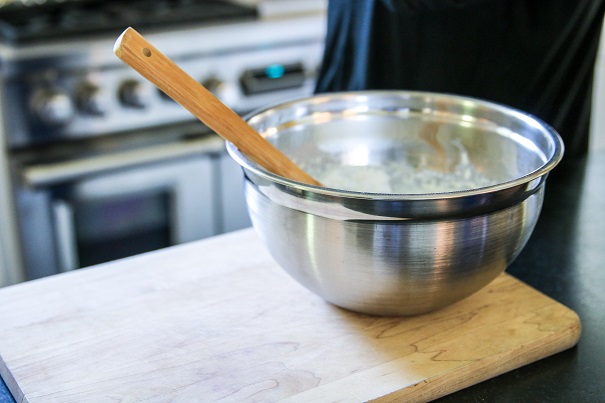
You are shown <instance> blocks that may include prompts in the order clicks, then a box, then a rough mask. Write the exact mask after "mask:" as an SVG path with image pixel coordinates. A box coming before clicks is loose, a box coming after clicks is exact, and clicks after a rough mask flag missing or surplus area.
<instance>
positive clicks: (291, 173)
mask: <svg viewBox="0 0 605 403" xmlns="http://www.w3.org/2000/svg"><path fill="white" fill-rule="evenodd" d="M113 51H114V53H115V54H116V55H117V56H118V57H119V58H120V59H121V60H122V61H123V62H124V63H126V64H127V65H129V66H130V67H132V68H133V69H135V70H136V71H137V72H138V73H139V74H141V75H142V76H143V77H145V78H146V79H147V80H149V81H150V82H152V83H153V84H155V85H156V86H157V87H158V88H159V89H161V90H162V91H164V92H165V93H166V94H167V95H168V96H170V97H171V98H172V99H174V100H175V101H176V102H178V103H179V104H180V105H182V106H183V107H184V108H185V109H187V110H188V111H189V112H191V113H192V114H193V115H194V116H195V117H197V118H198V119H199V120H201V121H202V122H204V124H205V125H206V126H208V127H209V128H210V129H212V130H213V131H215V132H216V133H217V134H219V135H220V136H221V137H222V138H224V139H225V140H227V141H230V142H231V143H233V144H234V145H235V146H236V147H237V148H238V149H239V150H240V151H241V152H243V153H244V154H246V155H247V156H248V157H250V159H252V160H253V161H255V162H256V163H257V164H259V165H260V166H262V167H264V168H265V169H267V170H268V171H271V172H273V173H274V174H276V175H280V176H283V177H286V178H289V179H292V180H295V181H298V182H303V183H307V184H311V185H316V186H321V184H320V183H319V182H318V181H316V180H315V179H313V178H312V177H311V176H309V175H308V174H307V173H306V172H304V171H303V170H302V169H300V168H299V167H298V166H297V165H296V164H295V163H294V162H292V161H291V160H290V159H289V158H288V157H286V156H285V155H284V154H282V153H281V151H279V150H278V149H277V148H275V147H274V146H273V145H272V144H271V143H269V142H268V141H267V140H266V139H265V138H264V137H263V136H261V135H260V134H259V133H258V132H257V131H256V130H254V128H253V127H252V126H250V125H249V124H248V123H247V122H246V121H245V120H244V119H242V118H241V117H240V116H239V115H238V114H237V113H235V112H233V111H232V110H231V109H230V108H229V107H227V106H226V105H225V104H223V103H222V102H221V101H220V100H219V99H218V98H217V97H215V96H214V95H213V94H212V92H210V91H208V90H207V89H206V88H205V87H204V86H203V85H202V84H200V83H199V82H197V81H196V80H195V79H193V78H192V77H191V76H189V75H188V74H187V73H185V72H184V71H183V70H182V69H181V68H180V67H178V66H177V65H176V64H175V63H174V62H173V61H172V60H170V59H169V58H168V57H166V56H165V55H164V54H162V52H160V51H159V50H157V49H156V48H155V47H154V46H153V45H151V44H150V43H149V42H147V40H145V38H143V36H141V35H140V34H139V33H138V32H137V31H135V30H134V29H132V28H128V29H126V30H125V31H124V32H123V33H122V35H120V37H119V38H118V39H117V40H116V43H115V45H114V48H113Z"/></svg>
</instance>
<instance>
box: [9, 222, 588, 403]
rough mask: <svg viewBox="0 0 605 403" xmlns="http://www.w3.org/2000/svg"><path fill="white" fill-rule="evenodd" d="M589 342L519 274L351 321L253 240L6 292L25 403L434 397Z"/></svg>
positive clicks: (238, 236)
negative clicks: (443, 300)
mask: <svg viewBox="0 0 605 403" xmlns="http://www.w3.org/2000/svg"><path fill="white" fill-rule="evenodd" d="M579 334H580V321H579V319H578V317H577V315H576V314H575V313H574V312H573V311H571V310H570V309H568V308H566V307H565V306H563V305H561V304H559V303H557V302H555V301H553V300H552V299H550V298H548V297H546V296H545V295H543V294H541V293H540V292H538V291H536V290H535V289H533V288H531V287H529V286H527V285H526V284H523V283H522V282H520V281H519V280H517V279H515V278H513V277H511V276H509V275H506V274H503V275H502V276H500V277H499V278H498V279H496V280H495V281H494V282H493V283H491V284H490V285H488V286H487V287H486V288H484V289H483V290H481V291H480V292H478V293H476V294H475V295H473V296H471V297H469V298H467V299H466V300H464V301H461V302H459V303H457V304H455V305H452V306H450V307H448V308H445V309H443V310H440V311H437V312H434V313H431V314H428V315H423V316H416V317H408V318H398V317H376V316H367V315H362V314H357V313H353V312H349V311H346V310H343V309H339V308H336V307H334V306H332V305H330V304H328V303H326V302H324V301H323V300H322V299H320V298H319V297H317V296H315V295H314V294H312V293H310V292H309V291H307V290H306V289H304V288H303V287H301V286H300V285H298V284H297V283H296V282H294V281H293V280H292V279H290V277H288V276H287V275H286V274H284V273H283V272H282V271H281V269H280V268H279V267H278V266H277V265H276V264H275V263H274V262H273V260H272V259H271V258H270V257H269V255H268V254H267V253H266V252H265V249H264V248H263V246H262V245H261V244H260V241H259V239H258V238H257V237H256V235H255V233H254V232H252V231H251V230H244V231H240V232H236V233H232V234H229V235H225V236H220V237H215V238H211V239H208V240H204V241H200V242H195V243H190V244H186V245H181V246H177V247H173V248H169V249H166V250H162V251H158V252H153V253H149V254H146V255H141V256H137V257H133V258H129V259H124V260H121V261H117V262H114V263H109V264H105V265H100V266H97V267H93V268H90V269H83V270H79V271H75V272H71V273H66V274H62V275H58V276H54V277H49V278H45V279H41V280H36V281H31V282H28V283H23V284H19V285H15V286H11V287H8V288H4V289H1V290H0V358H1V362H0V373H1V374H2V377H3V378H4V380H5V381H6V382H7V384H8V386H9V388H10V390H11V392H12V393H13V395H14V396H15V398H16V400H17V401H18V402H20V401H25V402H49V401H52V402H62V403H64V402H82V401H95V402H96V401H117V400H119V401H122V402H135V401H137V402H138V401H145V402H151V401H171V402H192V401H214V400H222V401H225V402H240V401H277V400H286V401H289V402H311V401H313V402H335V401H338V402H361V401H379V402H388V401H406V402H407V401H426V400H431V399H434V398H437V397H440V396H443V395H446V394H449V393H451V392H454V391H456V390H459V389H462V388H464V387H467V386H470V385H472V384H475V383H478V382H481V381H483V380H486V379H488V378H491V377H494V376H496V375H498V374H501V373H504V372H506V371H509V370H511V369H514V368H517V367H519V366H522V365H525V364H527V363H530V362H532V361H535V360H539V359H541V358H543V357H546V356H548V355H551V354H554V353H557V352H559V351H562V350H564V349H567V348H569V347H571V346H573V345H575V344H576V342H577V340H578V338H579Z"/></svg>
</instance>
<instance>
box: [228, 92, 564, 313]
mask: <svg viewBox="0 0 605 403" xmlns="http://www.w3.org/2000/svg"><path fill="white" fill-rule="evenodd" d="M247 119H248V122H249V123H250V124H251V125H252V126H253V127H254V128H255V129H256V130H257V131H259V132H260V133H261V134H262V135H263V136H264V137H266V138H267V139H268V140H270V141H271V142H272V143H273V144H274V145H275V146H276V147H277V148H279V149H280V150H281V151H282V152H284V153H285V154H286V155H288V156H289V157H290V158H292V159H293V160H295V161H296V162H297V163H299V164H301V165H303V166H305V165H306V164H308V163H310V162H312V161H317V160H322V159H330V160H331V161H338V162H339V163H341V164H343V165H350V166H358V165H366V166H377V167H381V166H382V167H384V166H387V165H390V166H392V164H393V163H401V164H407V166H412V167H420V166H421V165H422V166H424V167H428V168H427V169H432V170H447V169H449V168H448V167H450V166H451V165H452V164H453V163H454V162H455V161H456V160H457V159H460V147H451V144H453V143H456V144H459V145H462V146H463V149H464V150H466V153H467V154H468V158H469V160H470V163H472V165H473V166H474V168H475V169H476V171H477V172H480V173H481V174H482V175H484V176H485V177H487V178H489V179H490V180H491V181H492V183H493V184H491V185H489V186H486V187H480V188H472V189H467V190H458V191H450V192H443V193H428V194H406V193H399V194H381V193H368V192H358V191H347V190H342V189H334V188H329V187H315V186H311V185H306V184H302V183H298V182H294V181H291V180H288V179H286V178H283V177H280V176H277V175H274V174H272V173H271V172H268V171H266V170H264V169H263V168H261V167H259V166H258V165H256V164H255V163H253V162H252V161H251V160H249V159H248V158H247V157H246V156H245V155H242V154H241V153H240V152H239V150H238V149H237V148H236V147H234V146H233V145H232V144H227V148H228V151H229V153H230V154H231V156H232V157H233V158H234V159H235V161H237V162H238V163H239V164H240V165H241V166H242V167H243V169H244V173H245V177H246V180H245V192H246V202H247V205H248V210H249V213H250V216H251V220H252V223H253V226H254V228H255V229H256V231H257V232H258V234H259V235H260V237H261V238H262V241H263V242H264V244H265V245H266V247H267V248H268V250H269V252H270V253H271V255H272V256H273V257H274V259H275V260H276V261H277V262H278V263H279V265H281V267H283V269H285V270H286V272H288V273H289V274H290V275H291V276H292V277H293V278H294V279H296V280H297V281H298V282H299V283H300V284H302V285H304V286H305V287H307V288H308V289H309V290H311V291H313V292H314V293H316V294H318V295H320V296H321V297H323V298H324V299H325V300H327V301H329V302H331V303H333V304H335V305H338V306H340V307H344V308H347V309H350V310H353V311H358V312H364V313H370V314H378V315H413V314H420V313H425V312H428V311H431V310H435V309H437V308H441V307H444V306H446V305H449V304H452V303H453V302H455V301H458V300H460V299H462V298H465V297H467V296H469V295H470V294H472V293H474V292H476V291H478V290H479V289H480V288H482V287H484V286H485V285H487V284H488V283H489V282H490V281H492V280H493V279H494V278H495V277H497V276H498V275H499V274H501V273H502V272H503V271H504V270H505V269H506V267H507V266H508V265H509V264H510V263H511V262H512V261H513V259H515V257H516V256H517V255H518V254H519V252H520V251H521V249H522V248H523V247H524V246H525V244H526V242H527V240H528V238H529V237H530V235H531V232H532V230H533V228H534V226H535V224H536V221H537V219H538V215H539V213H540V209H541V206H542V200H543V197H544V186H545V181H546V177H547V174H548V172H549V171H550V170H552V169H553V168H554V167H555V165H556V164H557V163H558V162H559V161H560V160H561V158H562V155H563V143H562V141H561V138H560V137H559V135H558V134H557V133H556V132H555V131H554V130H553V129H552V128H550V127H549V126H548V125H546V124H545V123H543V122H541V121H540V120H538V119H536V118H534V117H532V116H529V115H527V114H525V113H523V112H521V111H518V110H514V109H511V108H508V107H505V106H502V105H497V104H494V103H489V102H485V101H481V100H477V99H471V98H466V97H460V96H453V95H443V94H435V93H423V92H404V91H396V92H391V91H372V92H352V93H335V94H329V95H317V96H314V97H310V98H307V99H301V100H296V101H292V102H289V103H285V104H281V105H277V106H273V107H269V108H267V109H265V110H262V111H259V112H256V113H254V114H253V115H251V116H250V117H248V118H247ZM318 179H320V181H321V178H318Z"/></svg>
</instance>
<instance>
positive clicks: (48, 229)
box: [0, 0, 325, 279]
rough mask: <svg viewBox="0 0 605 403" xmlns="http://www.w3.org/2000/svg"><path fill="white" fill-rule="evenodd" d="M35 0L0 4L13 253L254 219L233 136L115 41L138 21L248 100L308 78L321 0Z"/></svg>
mask: <svg viewBox="0 0 605 403" xmlns="http://www.w3.org/2000/svg"><path fill="white" fill-rule="evenodd" d="M40 3H41V4H38V5H34V6H29V7H26V6H23V5H22V4H13V5H11V7H8V6H5V7H4V8H0V34H1V36H2V44H1V45H0V58H1V59H0V62H1V67H0V69H1V74H2V77H1V78H2V82H1V87H0V89H1V91H2V94H1V96H2V98H1V100H2V109H1V114H2V120H3V123H4V124H3V127H2V131H3V133H2V135H3V142H4V149H5V150H4V153H3V155H2V158H3V160H2V164H4V166H6V167H8V168H9V169H8V171H9V172H10V175H9V177H8V178H7V179H8V181H7V183H6V184H3V185H4V186H5V190H6V192H5V193H9V194H10V200H8V201H6V200H5V201H6V202H7V203H8V204H11V205H12V206H13V207H14V208H13V212H14V215H15V216H14V217H16V219H14V217H5V218H6V221H5V222H10V221H11V219H12V222H14V223H15V225H13V227H14V228H12V229H11V231H12V232H8V234H9V236H7V235H4V236H3V237H1V236H0V240H2V239H3V238H4V239H6V238H10V234H11V233H13V234H14V238H13V239H18V242H14V243H13V246H12V248H13V249H14V248H17V249H18V250H17V251H16V252H15V251H13V252H15V253H13V255H15V256H18V259H17V260H18V261H15V262H9V265H10V266H11V267H13V268H14V267H16V266H19V268H18V270H20V272H21V273H22V276H21V277H22V278H27V279H32V278H37V277H42V276H46V275H50V274H54V273H58V272H61V271H66V270H72V269H75V268H79V267H84V266H88V265H91V264H96V263H102V262H106V261H109V260H112V259H115V258H121V257H125V256H129V255H133V254H135V253H141V252H145V251H151V250H154V249H158V248H162V247H165V246H169V245H174V244H178V243H181V242H187V241H191V240H195V239H200V238H203V237H207V236H210V235H215V234H219V233H222V232H226V231H230V230H234V229H237V228H241V227H244V226H247V225H249V221H248V217H247V213H246V211H245V203H244V201H243V194H242V185H241V173H240V170H239V168H238V167H237V166H236V165H235V164H234V163H233V162H232V161H231V160H230V158H229V157H228V156H227V155H226V153H225V151H224V143H223V141H222V140H221V139H220V138H219V137H218V136H217V135H216V134H214V133H212V132H210V131H209V130H208V129H207V128H206V127H205V126H204V125H203V124H202V123H200V122H197V121H195V120H194V119H193V118H192V117H191V116H190V114H189V113H188V112H187V111H186V110H184V109H183V108H182V107H180V106H179V105H177V104H176V103H174V102H173V101H172V100H170V99H168V98H167V97H166V96H165V95H164V94H162V93H161V92H159V91H158V90H157V89H156V88H155V87H153V86H152V85H151V84H149V83H147V82H146V81H145V80H144V79H142V78H141V77H139V76H138V75H137V73H136V72H134V71H132V70H131V69H130V68H129V67H127V66H125V65H123V64H122V62H121V61H119V60H118V59H117V58H116V57H115V56H114V55H113V43H114V41H115V39H116V38H117V36H118V35H119V34H120V33H121V31H122V30H123V29H125V28H126V27H127V26H133V27H135V28H136V29H137V30H139V31H140V32H141V33H143V34H144V35H145V36H146V37H147V38H148V39H149V40H150V41H151V42H152V43H154V45H155V46H156V47H157V48H158V49H160V50H162V51H163V52H164V53H166V54H167V55H168V56H169V57H170V58H172V59H173V60H175V61H176V62H177V63H178V64H179V65H180V66H181V67H183V68H184V69H185V70H186V71H187V72H188V73H189V74H191V75H192V76H194V77H196V78H199V80H200V81H201V82H202V83H203V84H205V85H206V87H207V88H209V89H211V90H212V91H213V92H215V94H216V95H217V96H218V97H219V98H220V99H222V100H223V102H225V103H226V104H227V105H228V106H230V107H231V108H232V109H234V110H235V111H237V112H238V113H242V114H243V113H246V112H249V111H251V110H253V109H256V108H258V107H261V106H265V105H267V104H271V103H276V102H281V101H284V100H286V99H289V98H298V97H302V96H306V95H310V94H311V93H312V91H313V88H314V84H315V74H316V71H317V69H318V67H319V64H320V62H321V56H322V52H323V38H324V35H325V26H324V25H325V24H324V13H323V7H324V5H323V2H315V4H317V5H318V7H316V8H313V7H309V3H306V4H304V6H302V7H301V8H297V4H299V5H300V4H303V3H304V2H298V1H291V0H283V1H276V0H273V1H269V2H258V1H240V2H237V3H236V2H227V1H208V0H197V1H196V0H173V1H159V2H147V1H144V0H137V1H132V2H112V1H96V0H80V1H63V2H58V1H57V2H51V1H47V2H40ZM28 4H30V3H28ZM272 5H274V6H275V7H273V8H272ZM4 210H6V211H8V213H5V214H10V209H0V213H1V211H4ZM0 218H1V217H0ZM9 226H10V225H9ZM4 234H7V230H6V229H4ZM15 245H16V246H15ZM0 248H4V249H5V250H8V251H9V252H10V248H11V244H10V242H9V243H7V242H4V246H2V245H0ZM9 255H10V254H9Z"/></svg>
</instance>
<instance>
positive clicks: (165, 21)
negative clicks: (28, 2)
mask: <svg viewBox="0 0 605 403" xmlns="http://www.w3.org/2000/svg"><path fill="white" fill-rule="evenodd" d="M256 17H257V10H256V8H255V7H253V6H247V5H243V4H236V3H231V2H229V1H224V0H154V1H149V0H134V1H128V2H125V1H118V0H115V1H103V0H79V1H63V2H46V3H44V4H41V5H38V6H29V7H28V6H23V5H21V6H13V7H4V8H0V41H2V42H4V43H7V44H25V43H33V42H37V41H40V40H49V39H69V38H75V37H82V36H85V35H91V34H99V33H114V34H116V35H117V34H119V33H120V32H122V31H123V30H124V29H125V28H126V27H128V26H132V27H135V28H136V29H145V28H166V27H174V26H177V25H182V24H188V23H202V24H203V23H209V22H218V21H227V20H245V19H255V18H256Z"/></svg>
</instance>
